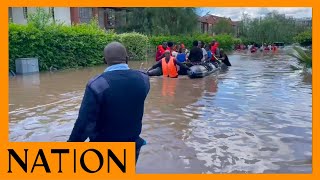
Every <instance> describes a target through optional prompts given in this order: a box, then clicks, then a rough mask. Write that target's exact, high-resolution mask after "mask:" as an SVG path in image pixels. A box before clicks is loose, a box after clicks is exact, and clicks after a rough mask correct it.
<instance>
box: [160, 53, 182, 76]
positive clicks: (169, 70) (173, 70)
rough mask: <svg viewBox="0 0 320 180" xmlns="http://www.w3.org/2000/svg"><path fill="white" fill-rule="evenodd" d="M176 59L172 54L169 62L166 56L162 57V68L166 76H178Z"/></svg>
mask: <svg viewBox="0 0 320 180" xmlns="http://www.w3.org/2000/svg"><path fill="white" fill-rule="evenodd" d="M174 61H175V59H174V57H172V56H171V57H170V59H169V62H167V61H166V59H165V58H162V60H161V68H162V74H163V76H164V77H171V78H176V77H178V70H177V66H176V64H175V63H174Z"/></svg>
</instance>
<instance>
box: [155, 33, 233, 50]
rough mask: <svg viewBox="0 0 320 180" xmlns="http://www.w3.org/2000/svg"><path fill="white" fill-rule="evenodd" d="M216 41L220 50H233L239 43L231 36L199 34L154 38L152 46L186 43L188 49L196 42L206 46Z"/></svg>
mask: <svg viewBox="0 0 320 180" xmlns="http://www.w3.org/2000/svg"><path fill="white" fill-rule="evenodd" d="M213 39H215V40H217V41H218V42H219V44H220V48H223V49H225V50H232V48H233V46H234V44H235V42H237V39H234V38H233V37H232V36H231V35H226V34H222V35H216V36H209V35H206V34H198V35H190V36H153V37H150V44H151V45H152V46H153V47H156V46H158V45H160V44H162V42H168V41H171V42H175V43H184V45H185V46H186V47H187V48H189V49H190V48H191V47H192V42H193V41H195V40H198V41H203V42H205V43H206V44H208V43H211V42H212V40H213Z"/></svg>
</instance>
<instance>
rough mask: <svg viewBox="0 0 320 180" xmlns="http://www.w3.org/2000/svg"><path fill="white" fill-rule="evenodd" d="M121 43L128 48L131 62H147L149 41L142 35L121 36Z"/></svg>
mask: <svg viewBox="0 0 320 180" xmlns="http://www.w3.org/2000/svg"><path fill="white" fill-rule="evenodd" d="M118 37H119V41H120V42H121V43H122V44H123V45H124V46H125V47H126V49H127V51H128V55H129V59H131V60H146V59H147V51H148V47H149V39H148V37H147V36H145V35H143V34H140V33H135V32H133V33H123V34H119V35H118Z"/></svg>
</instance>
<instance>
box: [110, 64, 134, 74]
mask: <svg viewBox="0 0 320 180" xmlns="http://www.w3.org/2000/svg"><path fill="white" fill-rule="evenodd" d="M128 69H129V66H128V64H115V65H112V66H109V67H107V68H106V69H105V70H104V72H109V71H116V70H128Z"/></svg>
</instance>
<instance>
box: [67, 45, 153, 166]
mask: <svg viewBox="0 0 320 180" xmlns="http://www.w3.org/2000/svg"><path fill="white" fill-rule="evenodd" d="M104 61H105V63H106V64H108V65H109V67H108V68H107V69H106V70H105V71H104V72H103V73H102V74H101V75H99V76H97V77H94V78H92V79H91V80H90V81H89V82H88V84H87V86H86V90H85V93H84V97H83V100H82V104H81V107H80V110H79V116H78V118H77V120H76V122H75V125H74V128H73V130H72V133H71V135H70V138H69V140H68V142H84V141H85V140H86V139H87V138H89V139H90V142H136V161H137V160H138V157H139V153H140V148H141V147H142V146H143V145H144V144H145V141H144V140H143V139H142V138H140V133H141V127H142V117H143V111H144V101H145V99H146V97H147V95H148V93H149V90H150V82H149V76H148V75H146V74H144V73H142V72H140V71H136V70H131V69H129V67H128V65H127V63H128V56H127V52H126V49H125V47H124V46H123V45H122V44H120V43H117V42H112V43H110V44H108V45H107V46H106V47H105V49H104Z"/></svg>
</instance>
